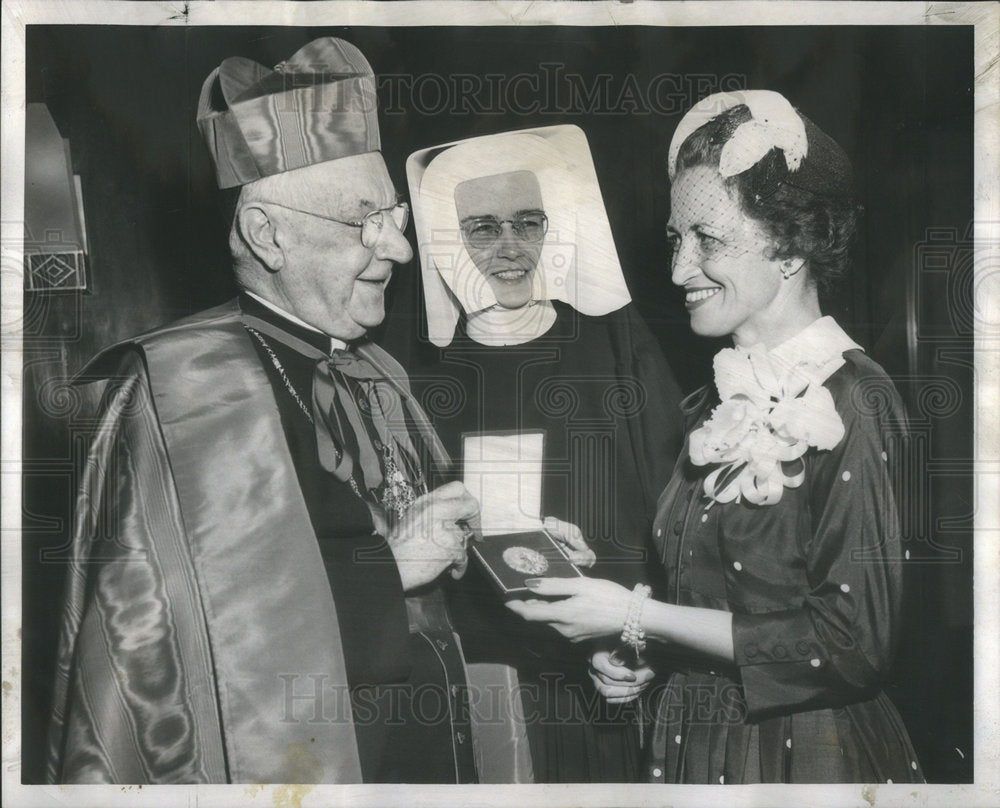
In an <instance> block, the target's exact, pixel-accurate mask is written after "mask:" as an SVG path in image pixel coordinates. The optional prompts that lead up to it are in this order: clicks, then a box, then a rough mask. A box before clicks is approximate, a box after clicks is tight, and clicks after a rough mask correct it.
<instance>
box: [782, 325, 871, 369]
mask: <svg viewBox="0 0 1000 808" xmlns="http://www.w3.org/2000/svg"><path fill="white" fill-rule="evenodd" d="M855 349H856V350H859V351H863V350H864V348H862V347H861V346H860V345H858V344H857V343H856V342H855V341H854V340H852V339H851V338H850V337H849V336H847V333H846V332H845V331H844V329H842V328H841V327H840V326H839V325H838V324H837V321H836V320H834V319H833V318H832V317H820V318H819V319H818V320H814V321H813V322H812V323H810V324H809V325H807V326H806V327H805V328H803V329H802V330H801V331H800V332H799V333H798V334H796V335H795V336H794V337H790V338H789V339H787V340H785V341H784V342H782V343H781V344H780V345H778V346H776V347H774V348H772V349H771V350H770V351H769V352H768V357H769V358H770V359H771V360H772V362H774V363H775V364H777V365H779V366H780V367H782V368H784V369H785V370H789V369H791V368H793V367H798V368H799V369H800V370H801V369H802V368H803V366H808V367H809V372H808V375H809V376H810V377H811V378H813V379H815V380H816V381H818V382H823V381H825V380H826V379H828V378H829V377H830V376H831V375H833V373H834V372H836V371H837V370H839V369H840V367H841V365H843V364H844V356H843V355H844V351H850V350H855Z"/></svg>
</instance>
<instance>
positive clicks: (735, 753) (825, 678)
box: [508, 91, 922, 783]
mask: <svg viewBox="0 0 1000 808" xmlns="http://www.w3.org/2000/svg"><path fill="white" fill-rule="evenodd" d="M669 159H670V163H669V173H670V177H671V179H672V181H673V182H672V189H671V218H670V223H669V225H668V233H669V235H670V241H671V243H672V246H673V269H672V271H673V281H674V283H675V284H677V285H679V286H682V287H683V288H684V289H685V290H686V295H685V305H686V307H687V309H688V311H689V312H690V315H691V327H692V329H693V330H694V331H695V332H696V333H697V334H701V335H704V336H723V335H727V334H729V335H732V337H733V341H734V342H735V346H736V347H734V348H726V349H724V350H723V351H721V352H720V353H719V354H718V355H717V356H716V358H715V363H714V367H715V383H714V385H712V386H710V387H707V388H703V389H702V390H699V391H697V392H695V393H693V394H692V395H691V396H689V397H688V398H687V399H685V401H684V402H683V404H682V409H683V410H684V412H685V415H686V417H687V425H688V430H689V431H688V442H687V449H686V451H685V452H684V453H683V454H682V456H681V459H680V460H679V461H678V463H677V465H676V466H675V467H674V473H673V476H672V478H671V480H670V482H669V484H668V485H667V487H666V489H665V490H664V492H663V494H662V496H661V497H660V500H659V503H658V512H657V515H656V519H655V522H654V527H653V540H654V544H655V545H656V547H657V549H658V551H659V554H660V558H661V559H662V563H663V568H664V571H665V573H666V576H667V586H666V587H665V588H664V589H662V590H661V591H660V592H657V593H656V594H657V597H656V599H652V600H651V599H650V591H649V590H648V589H647V588H644V587H635V588H634V589H633V590H632V592H631V593H630V592H629V591H628V589H626V588H624V587H622V586H620V585H619V584H617V583H612V582H610V581H600V580H594V579H586V578H579V579H574V580H569V581H566V580H561V579H556V578H537V579H534V580H532V581H528V582H527V585H528V586H529V587H530V588H533V589H534V591H535V592H537V593H538V594H539V595H541V596H543V597H547V598H553V597H562V598H563V599H561V600H556V601H543V600H527V601H510V602H509V603H508V606H509V607H510V608H511V609H512V610H513V611H515V612H517V613H518V614H520V615H521V616H522V617H524V618H525V619H527V620H531V621H542V622H546V623H549V624H550V625H552V626H553V627H555V628H556V629H557V630H558V631H560V632H561V633H562V634H564V635H565V636H567V637H569V638H570V639H572V640H575V641H581V640H591V639H596V638H600V637H608V636H611V637H616V636H620V638H621V642H622V643H625V644H628V645H630V646H631V647H632V648H633V649H634V650H635V652H636V655H637V656H638V657H639V658H640V659H641V658H642V655H643V653H644V652H645V651H646V644H647V639H648V640H655V641H657V642H659V643H662V644H664V645H665V646H666V652H667V658H666V659H665V663H664V667H665V668H666V669H667V670H668V671H669V672H670V673H669V678H668V680H667V681H666V685H665V688H664V689H663V692H662V694H661V696H662V697H661V698H660V699H659V700H658V701H657V702H656V703H657V715H656V723H655V728H654V732H653V737H652V739H651V742H650V744H649V759H648V760H647V768H646V770H645V772H644V775H643V779H646V780H649V781H653V782H663V781H666V782H681V783H754V782H889V783H892V782H920V780H921V779H922V773H921V769H920V766H919V763H918V762H917V758H916V755H915V753H914V751H913V748H912V746H911V744H910V739H909V737H908V735H907V732H906V729H905V727H904V726H903V724H902V721H901V720H900V717H899V715H898V713H897V712H896V709H895V707H894V706H893V704H892V703H891V702H890V700H889V698H888V697H887V696H886V694H885V692H884V691H883V686H884V683H885V682H886V681H887V679H888V674H889V670H890V667H891V663H892V657H893V653H894V649H895V645H896V639H897V635H898V632H899V628H900V626H899V624H900V617H901V578H902V562H901V559H902V558H903V552H902V549H901V532H900V527H899V516H898V514H897V513H896V502H895V500H894V496H893V485H892V480H893V475H894V474H895V473H897V472H896V471H895V468H896V467H897V466H898V465H899V459H898V458H897V457H896V456H895V454H894V448H895V447H896V446H897V445H898V439H899V438H900V436H901V435H902V434H904V433H905V416H904V414H903V407H902V403H901V401H900V399H899V396H898V394H897V393H896V390H895V388H894V387H893V385H892V382H891V381H890V380H889V378H888V377H887V376H886V374H885V372H884V371H883V370H882V368H880V367H879V366H878V365H877V364H875V363H874V362H873V361H871V360H870V359H868V358H867V357H866V356H865V355H864V353H863V350H862V349H861V348H860V346H858V345H857V344H855V343H854V342H853V341H852V340H851V339H850V338H849V337H848V336H847V335H846V334H845V333H844V331H843V330H842V329H841V328H840V326H839V325H838V324H837V323H836V322H835V321H834V320H833V319H832V318H830V317H821V316H820V309H819V303H818V295H817V287H818V285H820V284H824V283H827V282H828V281H829V280H830V279H831V278H832V277H833V276H835V275H837V274H840V273H842V272H843V270H844V269H845V268H846V256H847V254H848V251H849V246H850V240H851V236H852V235H853V232H854V219H855V211H856V204H855V201H854V195H853V191H852V188H851V182H850V174H851V168H850V164H849V163H848V161H847V157H846V155H845V154H844V152H843V151H842V150H841V149H840V147H839V146H838V145H837V144H836V143H834V142H833V141H832V140H831V139H830V138H829V137H828V136H826V135H825V134H823V132H821V131H820V130H819V129H818V128H817V127H816V126H814V125H813V124H812V123H811V122H810V121H809V120H808V119H807V118H805V117H804V116H802V115H801V114H800V113H798V112H797V111H796V110H795V109H793V108H792V106H791V105H790V104H789V103H788V102H787V101H786V100H785V99H784V98H783V97H782V96H780V95H778V94H777V93H771V92H766V91H747V92H745V93H740V94H731V95H713V96H710V97H708V98H706V99H704V101H702V102H701V103H699V104H698V105H696V106H695V107H694V108H693V109H692V110H691V111H690V112H689V113H688V114H687V115H686V116H685V118H684V119H683V120H682V121H681V123H680V125H679V126H678V129H677V132H676V133H675V135H674V139H673V143H672V145H671V148H670V158H669ZM873 388H877V389H879V390H880V402H881V404H882V406H880V407H878V408H875V409H870V408H869V409H863V408H861V407H859V406H858V405H856V404H855V402H856V401H858V400H860V399H861V398H864V396H865V391H868V390H871V389H873ZM593 664H594V668H595V671H594V673H593V674H592V676H593V678H594V681H595V684H596V685H597V687H598V689H599V690H601V692H602V693H603V694H604V695H605V696H606V697H607V698H608V699H609V701H614V702H619V701H621V700H622V699H628V698H634V697H635V696H636V695H637V693H638V692H640V691H641V690H642V688H643V686H644V685H645V683H646V682H647V680H648V668H646V667H644V666H642V667H640V666H637V667H636V669H635V670H634V671H633V670H630V669H629V668H627V667H623V666H610V665H603V664H598V661H597V660H595V662H594V663H593Z"/></svg>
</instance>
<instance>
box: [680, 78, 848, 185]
mask: <svg viewBox="0 0 1000 808" xmlns="http://www.w3.org/2000/svg"><path fill="white" fill-rule="evenodd" d="M740 105H745V106H746V107H747V109H749V110H750V116H751V119H750V120H749V121H745V122H744V123H742V124H740V125H739V126H737V127H736V129H735V130H733V131H732V132H731V133H730V135H729V139H728V140H727V141H726V143H725V145H724V146H723V147H722V152H721V154H720V158H719V173H720V174H721V175H722V176H723V177H733V176H736V175H737V174H741V173H743V172H744V171H747V170H748V169H750V168H752V167H753V166H755V165H756V164H757V163H758V162H759V161H760V160H762V159H763V158H764V157H765V156H766V155H767V154H768V153H769V152H770V151H771V150H772V149H780V150H781V152H782V153H783V154H784V157H785V165H786V167H787V169H788V176H787V177H786V178H785V179H784V181H786V182H790V183H793V184H794V185H795V186H796V187H798V188H802V189H803V190H806V191H810V192H812V193H814V194H817V195H820V196H848V195H850V194H852V193H853V179H852V173H853V172H852V170H851V161H850V160H849V159H848V157H847V154H846V152H845V151H844V150H843V149H842V148H841V147H840V145H839V144H838V143H837V142H836V141H835V140H834V139H833V138H832V137H830V136H829V135H828V134H826V133H825V132H824V131H823V130H822V129H820V128H819V127H818V126H816V124H814V123H813V122H812V121H810V120H809V119H808V118H807V117H806V116H805V115H803V114H802V113H801V112H799V111H798V110H796V109H795V108H794V107H793V106H792V105H791V104H790V103H789V102H788V99H786V98H785V97H784V96H783V95H781V93H776V92H774V91H772V90H743V91H739V92H730V93H714V94H713V95H710V96H707V97H706V98H703V99H702V100H701V101H699V102H698V103H697V104H695V105H694V106H693V107H691V109H690V110H688V111H687V113H686V114H685V115H684V117H683V118H681V122H680V123H679V124H678V125H677V129H676V130H675V131H674V136H673V138H672V139H671V141H670V151H669V153H668V157H667V171H668V173H669V175H670V179H671V180H673V179H674V177H675V176H676V174H677V158H678V156H679V154H680V150H681V146H682V145H683V144H684V141H685V140H687V139H688V138H689V137H690V136H691V135H692V134H693V133H694V132H696V131H697V130H698V129H700V128H701V127H703V126H705V125H706V124H708V123H710V122H711V121H712V120H714V119H715V118H716V117H718V116H719V115H720V114H721V113H723V112H725V111H726V110H728V109H732V108H733V107H736V106H740Z"/></svg>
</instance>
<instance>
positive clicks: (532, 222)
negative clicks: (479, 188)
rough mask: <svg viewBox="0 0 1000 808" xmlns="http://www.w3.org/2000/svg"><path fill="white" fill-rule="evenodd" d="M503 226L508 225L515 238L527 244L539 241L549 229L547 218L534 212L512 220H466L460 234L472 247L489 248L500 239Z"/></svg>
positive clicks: (492, 218)
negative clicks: (463, 235)
mask: <svg viewBox="0 0 1000 808" xmlns="http://www.w3.org/2000/svg"><path fill="white" fill-rule="evenodd" d="M505 224H509V225H510V229H511V230H512V231H513V233H514V236H515V237H517V238H518V239H519V240H521V241H527V242H538V241H541V240H542V239H543V238H544V237H545V233H546V231H547V230H548V229H549V220H548V217H547V216H546V215H545V214H544V213H542V212H541V211H535V212H533V213H524V214H521V215H520V216H515V217H514V218H513V219H497V218H496V217H495V216H477V217H475V218H472V219H466V220H465V221H463V222H462V233H463V234H465V240H466V241H467V242H469V244H471V245H472V246H473V247H489V246H490V245H491V244H493V242H495V241H496V240H497V239H498V238H500V234H501V233H502V232H503V226H504V225H505Z"/></svg>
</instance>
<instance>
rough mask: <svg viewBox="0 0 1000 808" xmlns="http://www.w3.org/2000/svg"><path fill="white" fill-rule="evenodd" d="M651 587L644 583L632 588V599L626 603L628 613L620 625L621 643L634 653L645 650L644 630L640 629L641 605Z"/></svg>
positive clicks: (644, 601) (643, 603)
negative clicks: (621, 625)
mask: <svg viewBox="0 0 1000 808" xmlns="http://www.w3.org/2000/svg"><path fill="white" fill-rule="evenodd" d="M651 592H652V589H650V588H649V587H648V586H646V584H636V585H635V588H634V589H633V590H632V599H631V600H630V601H629V604H628V614H627V615H626V617H625V625H624V626H623V627H622V636H621V643H622V645H627V646H629V647H630V648H632V649H633V650H634V651H635V652H636V654H641V653H642V652H643V651H645V650H646V632H645V631H643V630H642V607H643V606H644V605H645V603H646V599H647V598H648V597H649V595H650V593H651Z"/></svg>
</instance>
